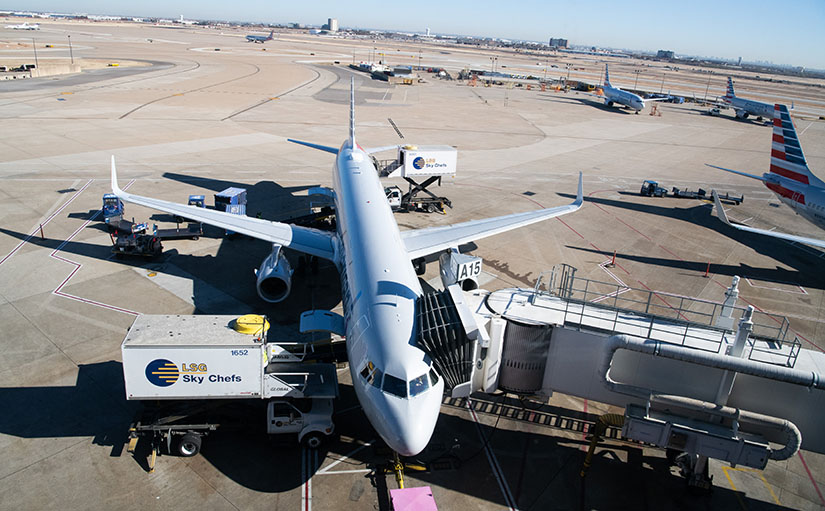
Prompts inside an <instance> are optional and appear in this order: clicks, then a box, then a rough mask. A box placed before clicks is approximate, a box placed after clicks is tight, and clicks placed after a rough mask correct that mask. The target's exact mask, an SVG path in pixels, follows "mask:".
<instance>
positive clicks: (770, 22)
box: [0, 0, 825, 69]
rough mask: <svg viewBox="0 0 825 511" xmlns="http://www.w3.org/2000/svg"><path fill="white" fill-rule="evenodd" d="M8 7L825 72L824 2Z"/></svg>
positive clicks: (86, 1) (54, 2)
mask: <svg viewBox="0 0 825 511" xmlns="http://www.w3.org/2000/svg"><path fill="white" fill-rule="evenodd" d="M0 9H10V10H23V9H30V10H42V11H55V12H84V13H89V14H123V15H133V16H160V17H177V16H179V15H180V14H183V15H184V16H185V17H186V18H187V19H229V20H237V21H240V20H248V21H261V22H268V23H286V22H299V23H304V24H313V25H321V24H322V23H324V22H326V19H327V18H329V17H332V18H337V19H338V22H339V24H340V26H341V27H358V28H385V29H395V30H404V31H423V30H424V29H425V28H427V27H429V28H430V30H431V31H432V32H434V33H449V34H464V35H481V36H492V37H502V38H510V39H528V40H536V41H546V40H547V39H548V38H550V37H564V38H567V39H568V40H569V41H570V43H571V44H589V45H596V46H610V47H614V48H629V49H638V50H654V51H655V50H657V49H670V50H674V51H675V52H676V53H681V54H690V55H701V56H716V57H726V58H737V57H740V56H741V57H742V58H743V59H744V60H763V61H771V62H774V63H778V64H790V65H798V66H805V67H812V68H818V69H825V1H823V0H791V1H787V2H776V1H775V0H774V1H767V0H751V1H740V0H727V1H724V0H723V1H710V0H694V1H692V2H681V3H676V4H674V3H671V2H658V3H657V2H637V1H621V0H611V1H606V0H591V1H588V2H583V3H582V2H573V1H567V2H557V1H537V0H527V1H510V2H507V1H501V0H498V1H491V0H474V1H470V0H458V1H445V0H440V1H436V0H416V1H413V2H387V1H383V2H381V1H377V0H364V1H358V0H351V1H349V2H343V1H333V0H320V1H309V2H298V1H295V0H290V1H288V2H285V1H273V0H268V1H267V0H235V1H232V2H227V1H225V0H224V1H220V2H215V1H203V0H200V1H199V0H162V1H161V0H143V1H142V2H124V1H119V0H77V1H74V2H65V1H58V0H26V1H25V2H20V4H16V3H6V2H2V3H0Z"/></svg>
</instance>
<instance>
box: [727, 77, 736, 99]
mask: <svg viewBox="0 0 825 511" xmlns="http://www.w3.org/2000/svg"><path fill="white" fill-rule="evenodd" d="M725 97H726V98H735V97H736V93H734V92H733V78H731V77H730V76H728V90H727V92H726V93H725Z"/></svg>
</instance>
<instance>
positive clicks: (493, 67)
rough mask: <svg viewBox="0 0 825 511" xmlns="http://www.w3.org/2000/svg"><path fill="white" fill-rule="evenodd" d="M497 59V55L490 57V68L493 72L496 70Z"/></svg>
mask: <svg viewBox="0 0 825 511" xmlns="http://www.w3.org/2000/svg"><path fill="white" fill-rule="evenodd" d="M497 60H498V57H490V70H491V72H493V73H495V72H496V61H497Z"/></svg>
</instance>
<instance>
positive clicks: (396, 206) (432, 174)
mask: <svg viewBox="0 0 825 511" xmlns="http://www.w3.org/2000/svg"><path fill="white" fill-rule="evenodd" d="M457 154H458V153H457V151H456V149H455V148H454V147H451V146H446V145H445V146H418V147H417V146H413V145H405V146H399V147H398V156H397V157H396V159H395V160H384V161H378V160H376V161H375V163H376V165H375V167H376V168H377V169H379V171H378V173H379V176H380V177H401V178H403V179H404V180H405V181H406V182H407V183H409V188H408V189H407V191H406V192H403V191H402V190H401V188H400V187H398V186H389V187H387V188H385V189H384V192H385V193H386V195H387V201H389V204H390V207H391V208H392V210H393V211H424V212H427V213H435V212H439V213H444V208H445V207H448V208H452V207H453V205H452V202H451V201H450V199H448V198H447V197H440V196H438V195H436V194H434V193H433V192H431V191H430V190H429V187H430V186H431V185H433V184H435V183H438V185H439V186H440V185H441V178H442V177H444V176H453V177H455V173H456V161H457V159H458V156H457ZM417 178H426V179H424V181H420V182H419V181H416V179H417Z"/></svg>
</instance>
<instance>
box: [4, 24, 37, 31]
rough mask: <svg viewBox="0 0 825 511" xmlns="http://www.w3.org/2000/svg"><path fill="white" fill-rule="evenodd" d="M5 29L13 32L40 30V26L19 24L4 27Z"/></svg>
mask: <svg viewBox="0 0 825 511" xmlns="http://www.w3.org/2000/svg"><path fill="white" fill-rule="evenodd" d="M6 28H11V29H14V30H40V24H39V23H35V24H34V25H29V24H28V23H21V24H19V25H6Z"/></svg>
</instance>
